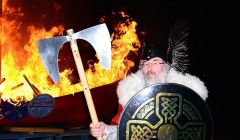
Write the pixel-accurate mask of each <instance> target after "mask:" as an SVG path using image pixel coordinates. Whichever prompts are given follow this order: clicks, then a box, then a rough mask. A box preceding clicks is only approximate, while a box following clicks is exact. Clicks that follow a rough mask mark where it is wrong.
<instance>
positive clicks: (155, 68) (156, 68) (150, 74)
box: [142, 57, 164, 82]
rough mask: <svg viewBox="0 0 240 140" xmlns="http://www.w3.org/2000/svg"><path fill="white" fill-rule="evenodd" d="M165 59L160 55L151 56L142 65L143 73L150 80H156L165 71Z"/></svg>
mask: <svg viewBox="0 0 240 140" xmlns="http://www.w3.org/2000/svg"><path fill="white" fill-rule="evenodd" d="M163 68H164V61H163V60H162V59H161V58H159V57H154V58H151V59H150V60H148V61H146V62H144V63H143V65H142V71H143V74H144V76H145V78H146V80H148V81H152V82H153V81H156V80H157V79H156V78H158V77H159V76H160V75H161V73H162V72H163Z"/></svg>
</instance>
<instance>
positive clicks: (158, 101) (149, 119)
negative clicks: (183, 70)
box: [118, 83, 213, 140]
mask: <svg viewBox="0 0 240 140" xmlns="http://www.w3.org/2000/svg"><path fill="white" fill-rule="evenodd" d="M212 128H213V124H212V117H211V113H210V110H209V108H208V106H207V105H206V103H205V101H204V100H203V99H202V98H201V97H200V96H199V95H198V94H197V93H196V92H194V91H193V90H192V89H190V88H188V87H185V86H183V85H179V84H172V83H170V84H155V85H151V86H148V87H146V88H144V89H143V90H141V91H139V92H138V93H137V94H136V95H135V96H133V97H132V98H131V100H130V101H129V102H128V103H127V105H126V106H125V108H124V110H123V113H122V115H121V118H120V122H119V124H118V134H120V135H118V139H119V140H123V139H125V140H139V139H140V140H144V139H148V140H153V139H158V140H181V139H183V140H190V139H191V140H200V139H201V140H211V139H212V131H213V130H212Z"/></svg>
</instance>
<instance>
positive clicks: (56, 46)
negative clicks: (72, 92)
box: [38, 23, 111, 140]
mask: <svg viewBox="0 0 240 140" xmlns="http://www.w3.org/2000/svg"><path fill="white" fill-rule="evenodd" d="M67 34H68V35H67V36H58V37H53V38H48V39H42V40H39V41H38V50H39V53H40V56H41V59H42V62H43V64H44V66H45V68H46V69H47V72H48V73H49V75H50V77H51V78H52V80H53V82H54V83H57V82H58V81H59V79H60V76H59V69H58V61H57V60H58V53H59V50H60V48H61V47H62V46H63V44H64V43H66V42H68V41H70V46H71V49H72V53H73V57H74V60H75V64H76V66H77V71H78V74H79V77H80V80H81V83H82V86H83V91H84V96H85V98H86V102H87V106H88V109H89V112H90V116H91V119H92V122H93V123H97V122H98V117H97V113H96V110H95V107H94V103H93V100H92V96H91V93H90V89H89V87H88V82H87V79H86V75H85V72H84V68H83V64H82V60H81V56H80V53H79V50H78V46H77V41H76V40H77V39H83V40H86V41H87V42H89V43H90V44H91V45H92V46H93V47H94V49H95V51H96V53H97V55H98V58H99V60H100V62H101V64H102V67H103V68H105V69H110V68H111V39H110V34H109V31H108V28H107V26H106V24H104V23H103V24H99V25H96V26H93V27H90V28H87V29H84V30H82V31H79V32H77V33H74V32H73V29H69V30H67ZM98 139H99V140H100V139H103V138H102V137H99V138H98Z"/></svg>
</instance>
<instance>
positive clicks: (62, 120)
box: [0, 1, 140, 127]
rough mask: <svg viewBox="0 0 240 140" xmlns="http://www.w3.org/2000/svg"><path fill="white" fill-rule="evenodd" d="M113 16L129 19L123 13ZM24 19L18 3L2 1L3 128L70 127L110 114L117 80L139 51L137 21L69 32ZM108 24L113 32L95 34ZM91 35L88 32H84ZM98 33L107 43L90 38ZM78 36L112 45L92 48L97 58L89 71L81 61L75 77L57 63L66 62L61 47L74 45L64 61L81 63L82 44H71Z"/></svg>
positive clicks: (0, 105) (91, 44)
mask: <svg viewBox="0 0 240 140" xmlns="http://www.w3.org/2000/svg"><path fill="white" fill-rule="evenodd" d="M117 14H118V15H120V16H122V17H124V18H129V19H130V17H129V16H128V15H126V14H125V13H124V12H119V13H117ZM23 17H24V13H23V12H22V11H21V7H19V8H13V7H10V6H8V5H7V2H6V1H3V4H2V15H1V17H0V24H1V27H2V28H1V32H0V38H1V55H0V57H1V65H0V66H1V67H0V68H1V69H0V70H1V81H0V97H1V103H0V124H1V126H57V127H74V126H82V125H87V124H89V122H91V121H98V119H101V120H108V119H109V114H114V113H116V112H115V110H116V108H117V107H118V104H117V95H116V93H115V92H116V86H117V82H118V81H119V80H120V79H122V78H124V76H125V75H126V74H127V73H128V72H129V70H130V68H132V67H133V66H134V62H133V61H132V60H130V59H128V57H127V56H128V54H129V52H130V51H131V52H135V53H137V51H138V49H139V48H140V42H139V40H138V37H137V35H136V29H135V28H136V26H137V23H136V22H135V21H132V20H129V19H128V20H121V22H120V21H119V22H117V23H115V24H105V23H104V20H103V21H102V22H101V23H99V24H98V25H97V24H96V26H92V27H90V26H89V28H86V29H82V30H81V31H76V33H73V32H71V30H68V29H65V27H64V26H63V25H56V26H53V27H51V28H50V29H46V28H44V27H41V28H39V27H36V26H34V25H23V24H24V22H22V21H21V19H22V18H23ZM105 18H106V17H105ZM105 20H106V19H105ZM23 26H27V27H26V31H24V32H23V31H22V28H21V27H23ZM107 27H111V31H112V32H108V34H109V35H107V34H105V36H102V35H101V36H97V35H98V34H97V33H99V32H104V31H101V30H105V33H106V29H107ZM98 29H100V30H99V31H98ZM66 32H67V33H66ZM89 32H90V33H89ZM91 32H92V33H91ZM66 34H67V35H66ZM89 34H92V35H91V36H88V35H89ZM106 35H107V36H106ZM26 37H27V39H26ZM99 37H105V39H108V41H107V42H101V41H102V40H98V41H100V42H97V41H94V39H97V38H99ZM110 37H111V38H110ZM23 38H24V39H23ZM77 39H82V40H86V41H87V42H89V44H88V47H95V46H97V45H99V44H100V45H102V46H104V47H105V45H107V46H110V47H111V49H110V50H108V51H105V50H104V51H102V50H99V49H98V48H95V51H96V57H97V58H98V60H99V61H97V62H94V63H91V64H89V66H88V69H87V70H84V69H83V66H81V65H80V66H76V67H77V70H78V73H79V75H77V76H76V75H74V74H73V72H74V69H73V68H70V67H67V66H66V67H63V68H61V70H60V69H58V65H59V67H60V65H65V64H66V62H65V61H66V58H65V57H67V56H64V55H61V54H62V53H63V50H62V49H64V47H65V46H66V47H67V48H68V49H69V50H71V47H75V49H72V51H73V52H72V54H70V55H73V56H74V57H75V56H76V57H77V58H73V59H72V60H70V61H72V62H68V63H75V64H81V63H82V62H80V61H81V57H80V55H79V54H78V53H77V52H78V50H77V49H80V48H81V46H77V45H76V44H75V43H76V40H77ZM44 40H45V41H44ZM56 40H57V41H56ZM38 42H39V43H38ZM66 42H71V43H69V44H67V43H66ZM95 43H96V44H95ZM104 43H108V44H104ZM50 44H51V45H53V44H55V45H53V46H54V47H56V48H51V47H49V45H50ZM41 46H42V47H41ZM66 47H65V49H66ZM46 48H48V49H56V50H55V51H52V50H47V49H46ZM44 51H50V53H53V56H54V59H51V58H49V57H48V56H42V54H43V55H46V54H47V53H49V52H44ZM79 52H80V53H81V54H82V53H85V52H81V51H79ZM99 53H100V55H99ZM106 53H111V55H110V57H109V56H108V57H107V58H105V57H104V56H103V55H102V54H104V55H105V54H106ZM40 55H41V56H40ZM110 59H111V61H109V60H110ZM42 60H43V61H42ZM51 60H53V61H52V62H51ZM74 60H75V61H74ZM89 61H90V60H89ZM49 65H50V66H49ZM52 65H54V67H52ZM102 65H103V66H104V65H105V66H106V65H107V66H110V65H111V69H110V70H105V69H103V68H102ZM46 67H47V69H46ZM108 68H109V67H108ZM51 71H52V72H53V73H54V74H57V73H58V72H60V73H59V75H55V76H53V77H52V74H51ZM74 76H75V77H74ZM72 77H74V78H72ZM76 77H79V80H77V82H73V80H72V79H77V78H76ZM55 82H57V83H55ZM90 90H91V92H90ZM86 94H87V95H86ZM86 100H90V102H92V101H93V102H94V105H91V104H92V103H90V104H89V103H86ZM91 100H92V101H91ZM87 102H89V101H87ZM109 104H111V106H109ZM89 112H90V113H89ZM96 114H97V116H96ZM91 119H92V120H91Z"/></svg>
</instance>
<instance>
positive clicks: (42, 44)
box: [38, 36, 68, 83]
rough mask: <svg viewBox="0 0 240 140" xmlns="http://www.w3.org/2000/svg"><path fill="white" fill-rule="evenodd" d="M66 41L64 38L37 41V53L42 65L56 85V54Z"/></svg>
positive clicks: (57, 72) (57, 75)
mask: <svg viewBox="0 0 240 140" xmlns="http://www.w3.org/2000/svg"><path fill="white" fill-rule="evenodd" d="M67 41H68V40H67V37H66V36H59V37H53V38H49V39H42V40H39V41H38V51H39V54H40V57H41V59H42V62H43V65H44V66H45V68H46V70H47V72H48V74H49V76H50V77H51V79H52V80H53V82H54V83H57V82H58V81H59V79H60V76H59V68H58V53H59V50H60V48H61V47H62V46H63V44H64V43H65V42H67Z"/></svg>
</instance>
